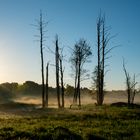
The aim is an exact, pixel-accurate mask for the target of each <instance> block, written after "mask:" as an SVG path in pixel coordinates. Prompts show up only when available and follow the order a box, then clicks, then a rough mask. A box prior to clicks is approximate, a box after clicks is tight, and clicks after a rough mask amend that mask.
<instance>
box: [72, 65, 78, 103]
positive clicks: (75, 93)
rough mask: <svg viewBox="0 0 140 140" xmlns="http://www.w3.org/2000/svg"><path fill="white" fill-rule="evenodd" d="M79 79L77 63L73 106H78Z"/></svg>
mask: <svg viewBox="0 0 140 140" xmlns="http://www.w3.org/2000/svg"><path fill="white" fill-rule="evenodd" d="M77 78H78V70H77V63H76V72H75V88H74V98H73V104H77Z"/></svg>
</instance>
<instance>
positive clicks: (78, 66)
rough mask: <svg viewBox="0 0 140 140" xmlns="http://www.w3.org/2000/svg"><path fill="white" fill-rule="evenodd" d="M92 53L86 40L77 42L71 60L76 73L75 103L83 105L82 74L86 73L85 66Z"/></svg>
mask: <svg viewBox="0 0 140 140" xmlns="http://www.w3.org/2000/svg"><path fill="white" fill-rule="evenodd" d="M91 54H92V52H91V48H90V46H89V45H88V44H87V43H86V40H84V39H80V40H79V42H78V43H76V44H75V46H74V49H73V50H72V56H71V58H70V61H71V63H72V67H73V70H74V73H75V74H74V75H75V92H74V98H73V104H77V99H78V105H79V106H81V92H80V88H81V86H80V85H81V80H82V79H81V75H84V73H82V72H85V71H83V66H84V64H85V63H86V62H87V60H88V58H89V56H90V55H91Z"/></svg>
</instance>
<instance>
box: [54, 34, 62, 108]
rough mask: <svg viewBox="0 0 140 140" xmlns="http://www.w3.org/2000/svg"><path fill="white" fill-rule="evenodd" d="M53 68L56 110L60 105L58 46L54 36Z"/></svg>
mask: <svg viewBox="0 0 140 140" xmlns="http://www.w3.org/2000/svg"><path fill="white" fill-rule="evenodd" d="M55 46H56V49H55V62H56V63H55V66H56V90H57V101H58V108H60V107H61V104H60V86H59V46H58V36H57V35H56V40H55Z"/></svg>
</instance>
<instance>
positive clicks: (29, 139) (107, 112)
mask: <svg viewBox="0 0 140 140" xmlns="http://www.w3.org/2000/svg"><path fill="white" fill-rule="evenodd" d="M0 139H15V140H18V139H22V140H43V139H48V140H49V139H50V140H59V139H60V140H78V139H79V140H92V139H97V140H98V139H109V140H139V139H140V109H139V108H127V107H114V106H110V105H103V106H95V105H91V104H90V105H84V106H82V108H81V109H78V108H75V109H74V108H73V109H69V108H66V109H54V108H48V109H33V110H30V111H21V112H17V113H15V112H14V113H12V112H10V113H7V114H6V115H0Z"/></svg>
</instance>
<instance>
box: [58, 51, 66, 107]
mask: <svg viewBox="0 0 140 140" xmlns="http://www.w3.org/2000/svg"><path fill="white" fill-rule="evenodd" d="M62 59H63V55H62V53H61V55H60V57H59V62H60V75H61V94H62V106H61V107H62V108H64V105H65V102H64V80H63V77H64V76H63V73H64V70H63V64H62Z"/></svg>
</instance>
